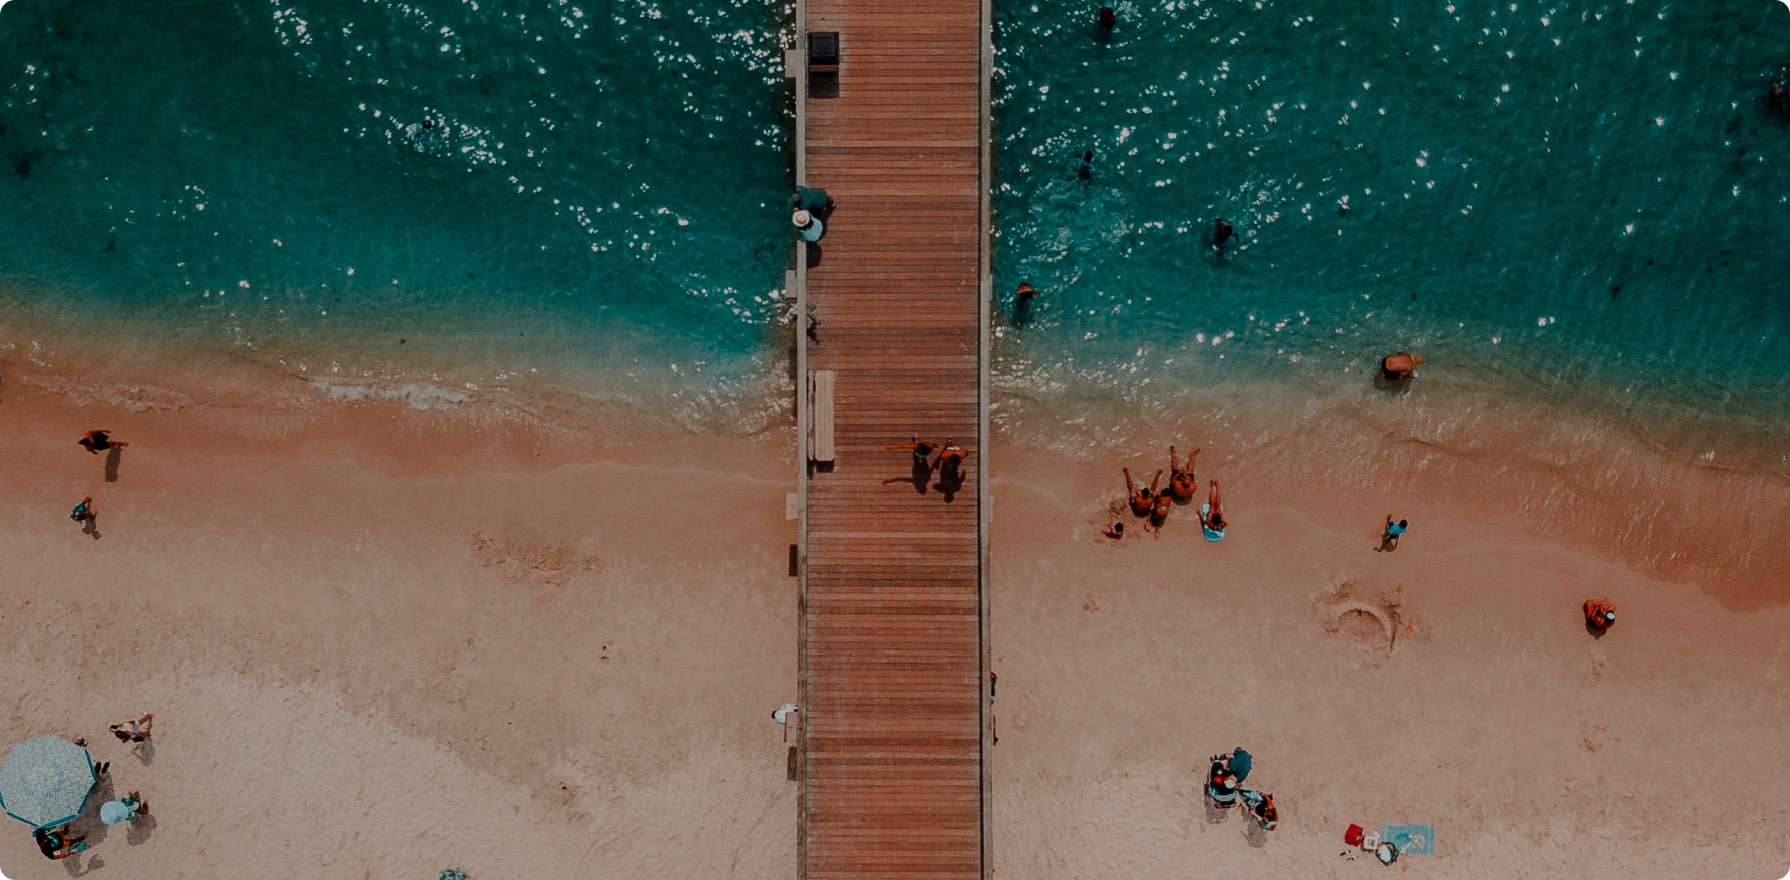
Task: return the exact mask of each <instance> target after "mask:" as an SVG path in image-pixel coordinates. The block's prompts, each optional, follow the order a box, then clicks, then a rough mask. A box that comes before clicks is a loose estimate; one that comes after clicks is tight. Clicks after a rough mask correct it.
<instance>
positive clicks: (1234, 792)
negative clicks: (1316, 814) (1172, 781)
mask: <svg viewBox="0 0 1790 880" xmlns="http://www.w3.org/2000/svg"><path fill="white" fill-rule="evenodd" d="M1254 767H1255V758H1254V756H1252V755H1251V754H1250V753H1249V752H1248V751H1247V750H1246V749H1244V748H1243V747H1242V746H1238V747H1236V748H1235V749H1232V750H1231V751H1229V752H1226V753H1225V754H1222V755H1213V756H1212V769H1211V771H1210V772H1209V773H1208V774H1207V779H1206V796H1207V797H1209V798H1211V799H1212V806H1214V807H1216V808H1218V809H1220V810H1228V809H1231V808H1232V807H1235V806H1237V805H1238V804H1242V805H1243V807H1244V809H1246V810H1248V811H1249V815H1250V818H1252V819H1255V821H1256V824H1257V825H1260V826H1261V828H1262V830H1263V831H1273V830H1274V828H1275V826H1277V825H1279V824H1280V809H1279V808H1278V807H1276V806H1275V805H1274V795H1272V794H1264V793H1262V792H1260V791H1257V790H1256V789H1253V788H1244V787H1243V780H1245V779H1248V778H1249V772H1250V770H1252V769H1254Z"/></svg>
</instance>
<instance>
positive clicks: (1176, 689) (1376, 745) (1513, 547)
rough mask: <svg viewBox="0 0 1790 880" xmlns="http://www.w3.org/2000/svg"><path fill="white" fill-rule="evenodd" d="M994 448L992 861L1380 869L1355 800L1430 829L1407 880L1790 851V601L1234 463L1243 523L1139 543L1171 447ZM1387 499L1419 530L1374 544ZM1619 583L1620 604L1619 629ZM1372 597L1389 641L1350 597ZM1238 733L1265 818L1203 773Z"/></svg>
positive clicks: (1708, 863) (1629, 873)
mask: <svg viewBox="0 0 1790 880" xmlns="http://www.w3.org/2000/svg"><path fill="white" fill-rule="evenodd" d="M997 455H999V456H1000V457H999V458H998V459H997V460H996V462H995V468H996V470H997V478H996V479H995V482H994V485H993V493H994V496H995V498H996V501H995V508H994V511H993V513H994V517H993V528H994V534H993V536H992V543H993V545H994V546H995V547H996V548H998V549H997V551H996V553H995V560H994V563H993V568H992V584H993V586H992V588H991V596H992V598H991V604H992V606H993V607H992V608H991V614H992V639H993V656H994V671H995V672H996V673H997V674H998V675H999V676H1000V689H999V692H998V698H997V700H996V702H995V719H996V724H997V731H998V734H999V737H1000V739H999V743H998V744H997V745H996V746H995V747H994V750H993V751H994V762H993V786H994V798H993V800H994V806H993V809H994V811H995V815H994V821H993V828H994V834H995V837H994V841H993V844H994V852H995V858H996V866H997V868H998V872H997V875H996V876H1003V877H1024V878H1042V877H1052V878H1067V877H1075V878H1102V877H1105V878H1170V877H1184V876H1214V877H1237V878H1250V877H1261V878H1270V877H1272V878H1284V877H1313V878H1317V877H1353V876H1384V875H1385V872H1388V870H1389V869H1386V868H1383V867H1381V866H1380V865H1379V864H1378V863H1377V862H1373V861H1371V860H1369V859H1368V858H1367V857H1366V856H1365V854H1358V853H1353V852H1351V853H1350V855H1354V857H1355V858H1354V861H1349V860H1348V858H1349V856H1347V855H1344V853H1345V851H1348V850H1349V848H1348V847H1346V846H1344V844H1343V842H1342V838H1343V832H1344V830H1345V829H1346V828H1347V826H1348V825H1349V824H1350V823H1356V824H1360V825H1363V826H1365V827H1367V828H1368V829H1370V830H1378V829H1379V827H1380V825H1381V823H1433V824H1434V826H1435V830H1436V838H1435V839H1436V854H1435V855H1433V856H1410V857H1407V858H1404V859H1401V860H1400V861H1399V863H1398V864H1397V865H1396V866H1395V867H1394V868H1392V869H1390V870H1394V871H1401V872H1405V873H1409V874H1411V875H1413V876H1431V877H1438V878H1487V877H1497V878H1506V877H1508V878H1530V877H1610V878H1618V877H1632V878H1655V877H1661V878H1663V877H1732V878H1758V880H1776V878H1780V877H1782V876H1783V875H1784V874H1785V872H1786V869H1790V748H1786V745H1787V744H1790V699H1787V698H1786V696H1785V690H1784V688H1785V684H1786V681H1787V680H1790V675H1787V673H1790V611H1787V610H1786V609H1784V608H1782V607H1780V608H1777V609H1775V610H1764V611H1755V612H1751V613H1736V612H1732V611H1728V610H1724V609H1723V608H1722V607H1721V606H1720V605H1719V604H1718V603H1717V602H1716V601H1714V600H1713V599H1711V598H1710V597H1708V596H1707V595H1705V594H1704V593H1703V592H1700V591H1699V590H1698V589H1697V588H1696V587H1694V586H1691V585H1685V584H1671V583H1661V582H1657V581H1652V580H1648V579H1646V578H1643V577H1640V576H1638V575H1636V574H1634V573H1633V572H1631V571H1630V570H1628V569H1626V568H1624V567H1622V566H1621V565H1619V564H1617V563H1614V562H1610V561H1601V560H1598V559H1594V558H1589V557H1587V556H1585V555H1581V554H1579V553H1576V552H1574V551H1573V550H1570V549H1568V548H1564V547H1560V546H1558V545H1554V544H1551V543H1548V542H1547V541H1545V540H1544V539H1540V538H1537V537H1535V536H1532V535H1529V534H1526V533H1525V532H1523V531H1522V530H1521V528H1520V524H1519V523H1516V522H1514V521H1512V520H1511V519H1509V518H1507V517H1499V516H1497V515H1496V514H1495V512H1489V511H1483V510H1477V509H1475V508H1474V507H1473V506H1472V505H1470V504H1465V503H1444V502H1443V501H1441V500H1437V499H1418V500H1415V501H1414V500H1413V499H1393V498H1385V497H1361V498H1341V497H1329V496H1326V494H1325V493H1324V492H1322V491H1312V492H1310V493H1308V494H1306V495H1305V496H1304V497H1297V498H1279V499H1276V498H1257V497H1252V494H1251V492H1250V489H1249V488H1248V487H1244V486H1235V485H1231V486H1227V488H1226V496H1225V497H1226V510H1227V513H1228V515H1229V518H1230V520H1231V522H1232V525H1231V528H1230V530H1229V532H1228V534H1227V536H1226V539H1225V540H1224V541H1223V542H1222V543H1219V544H1216V545H1214V544H1208V543H1207V542H1206V541H1205V540H1204V539H1203V538H1202V537H1201V535H1200V533H1199V524H1198V522H1197V520H1195V519H1194V518H1193V515H1192V514H1193V510H1192V509H1190V508H1180V509H1177V510H1176V511H1174V513H1173V514H1171V518H1170V521H1169V523H1168V525H1167V528H1165V529H1164V532H1163V535H1162V537H1161V538H1160V539H1157V538H1152V537H1150V536H1148V535H1144V534H1134V535H1131V536H1129V537H1127V538H1126V539H1125V540H1124V541H1123V542H1120V543H1119V544H1116V545H1115V544H1113V542H1110V541H1107V540H1106V539H1104V538H1100V537H1098V536H1097V533H1098V530H1099V526H1100V524H1101V523H1102V522H1110V521H1113V520H1114V519H1115V518H1117V517H1114V516H1113V514H1112V513H1111V512H1109V511H1108V509H1107V508H1108V505H1109V504H1110V503H1112V502H1114V501H1116V500H1117V499H1118V496H1119V495H1120V494H1121V489H1122V486H1121V479H1120V476H1119V473H1118V467H1119V465H1120V464H1122V463H1124V464H1130V465H1131V467H1132V469H1133V471H1134V472H1136V471H1138V470H1140V469H1141V468H1143V467H1144V466H1145V465H1148V466H1149V468H1150V469H1151V470H1154V468H1155V466H1156V463H1155V461H1154V458H1155V456H1152V457H1151V458H1150V460H1147V461H1146V460H1145V459H1143V458H1141V457H1140V458H1139V459H1138V460H1135V461H1131V462H1113V463H1111V464H1110V466H1100V467H1094V466H1090V465H1064V464H1062V463H1060V462H1045V461H1034V460H1030V457H1029V456H1028V455H1027V454H1026V453H1025V452H1023V451H1020V450H997ZM1215 458H1216V457H1215V456H1202V459H1201V465H1202V468H1201V470H1202V476H1217V477H1220V478H1221V482H1222V477H1223V462H1222V460H1216V461H1215V460H1214V459H1215ZM1387 513H1394V514H1396V515H1398V516H1400V517H1405V518H1409V519H1410V520H1411V522H1412V528H1411V532H1410V533H1409V534H1408V535H1406V536H1405V537H1404V538H1403V539H1402V541H1401V546H1400V547H1399V548H1398V549H1397V550H1395V551H1393V552H1390V553H1379V552H1376V551H1375V548H1376V547H1377V546H1378V544H1379V542H1378V534H1379V531H1380V527H1381V523H1382V522H1383V519H1384V516H1385V515H1386V514H1387ZM1122 518H1123V520H1124V521H1126V522H1127V523H1130V524H1131V525H1130V526H1128V528H1129V529H1134V530H1138V531H1140V532H1141V529H1138V523H1137V521H1134V520H1132V519H1131V518H1130V517H1129V516H1128V515H1126V516H1123V517H1122ZM1599 596H1608V597H1610V598H1612V599H1613V600H1614V601H1615V602H1616V603H1617V605H1618V607H1619V610H1620V613H1619V614H1618V617H1619V620H1618V623H1617V625H1616V626H1615V627H1614V628H1612V629H1611V631H1610V632H1609V633H1608V634H1606V636H1605V637H1604V638H1602V639H1595V638H1593V637H1592V636H1591V635H1590V634H1589V633H1588V632H1587V630H1586V628H1585V626H1584V621H1583V617H1582V613H1581V609H1580V605H1581V603H1582V602H1583V600H1584V599H1586V598H1589V597H1599ZM1350 603H1365V604H1367V605H1371V606H1373V607H1374V608H1376V609H1378V610H1379V611H1380V612H1381V613H1382V614H1386V615H1389V616H1390V618H1391V622H1392V623H1393V625H1394V634H1395V636H1396V638H1395V640H1394V641H1392V642H1391V643H1388V641H1387V638H1386V636H1385V630H1384V629H1383V628H1382V624H1381V622H1380V621H1378V620H1375V619H1373V618H1371V617H1369V616H1368V614H1366V613H1363V612H1360V611H1349V612H1346V613H1344V614H1343V615H1341V619H1340V620H1339V619H1337V618H1336V617H1335V616H1334V615H1333V609H1338V608H1351V607H1355V606H1353V605H1352V604H1350ZM1237 745H1243V746H1245V747H1247V748H1249V749H1250V751H1251V752H1253V753H1254V754H1255V755H1256V770H1255V771H1254V774H1253V775H1252V776H1251V777H1250V778H1249V780H1248V783H1247V784H1248V787H1259V788H1261V789H1262V790H1266V791H1269V792H1272V793H1274V794H1275V796H1276V798H1275V800H1276V802H1277V804H1278V805H1279V806H1280V809H1281V823H1280V827H1279V828H1278V829H1277V830H1276V831H1274V832H1273V833H1271V834H1267V835H1263V834H1261V833H1259V832H1256V833H1251V829H1253V823H1252V822H1249V821H1248V820H1247V817H1245V816H1243V815H1241V814H1235V815H1232V814H1229V813H1219V812H1216V811H1211V812H1209V811H1208V809H1207V807H1206V806H1205V800H1204V798H1203V796H1202V795H1201V793H1200V784H1201V781H1202V778H1203V775H1204V773H1205V771H1206V766H1207V763H1208V760H1207V759H1208V758H1209V757H1210V756H1211V755H1213V754H1214V753H1217V752H1223V751H1228V750H1230V749H1231V748H1232V747H1234V746H1237ZM1232 812H1236V811H1232Z"/></svg>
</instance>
